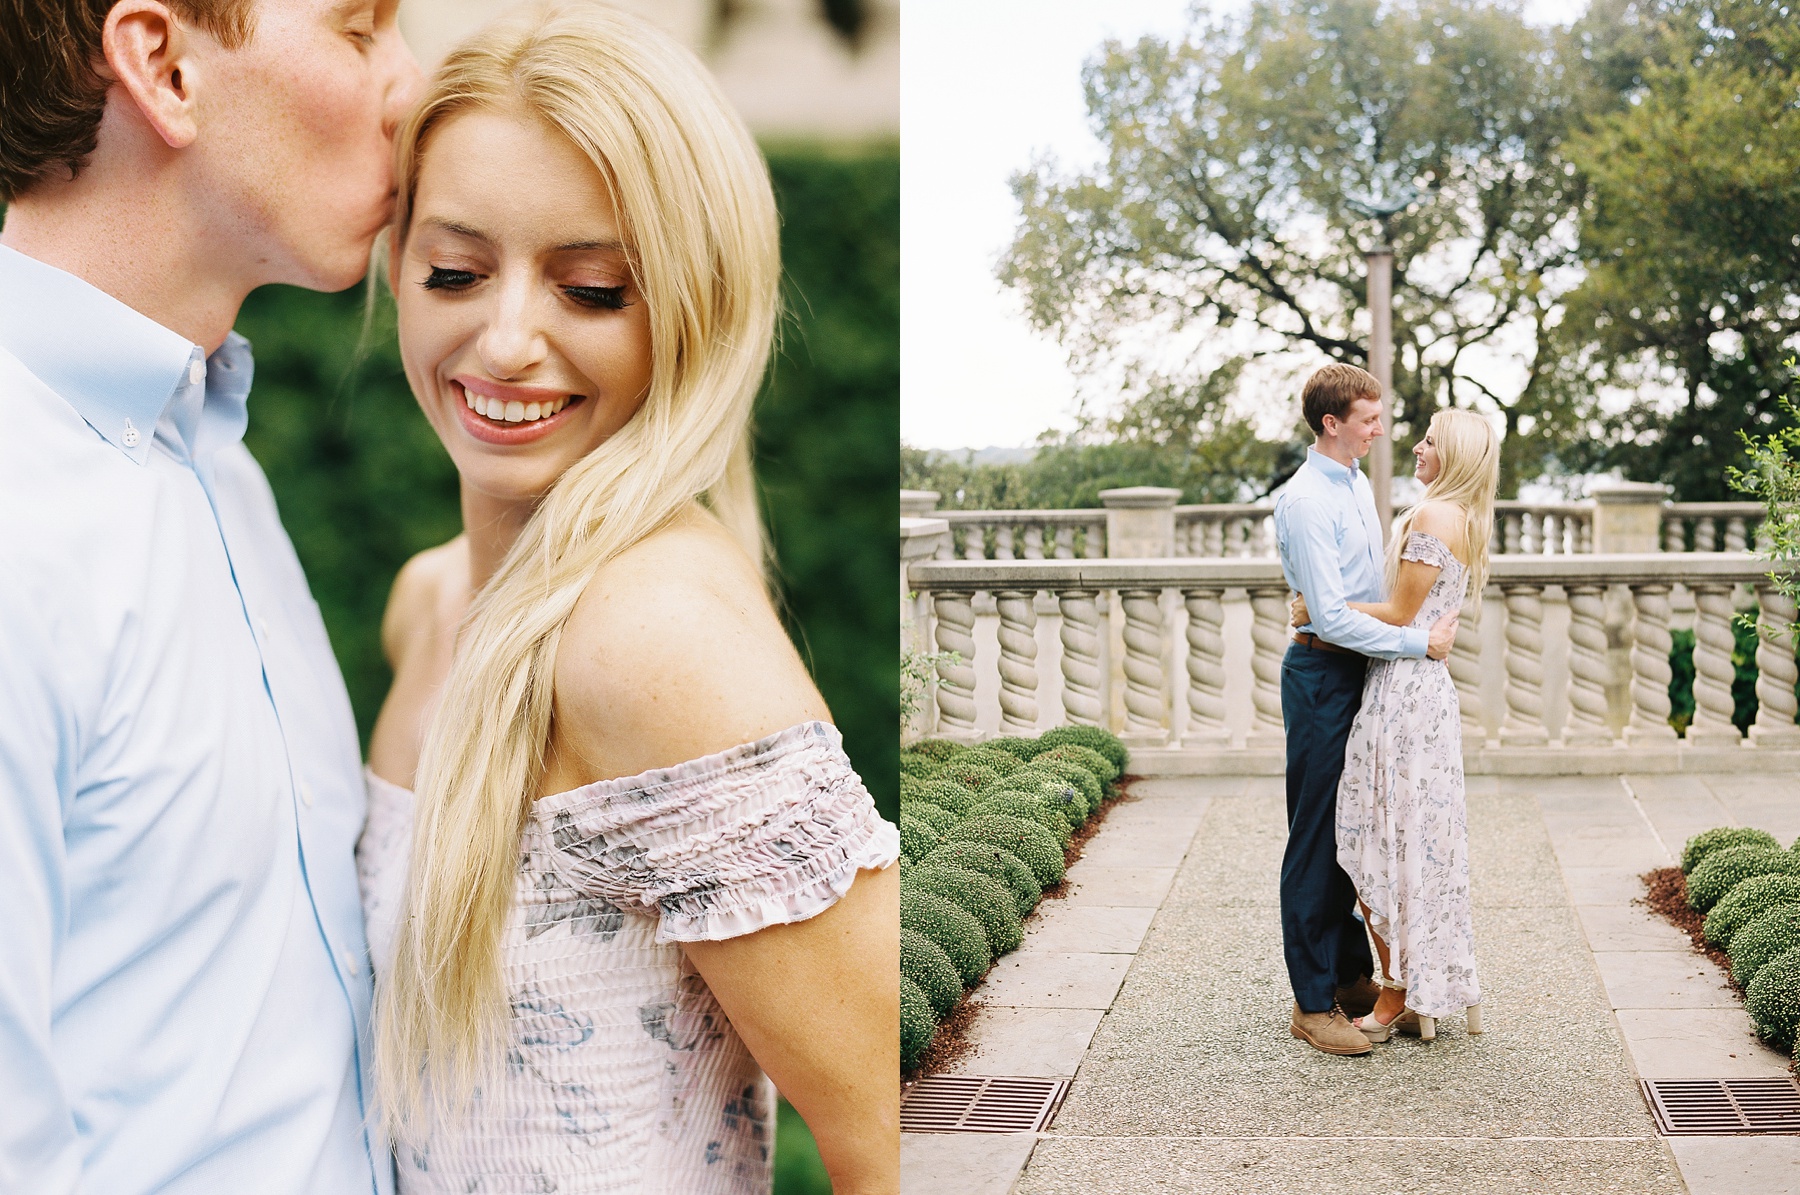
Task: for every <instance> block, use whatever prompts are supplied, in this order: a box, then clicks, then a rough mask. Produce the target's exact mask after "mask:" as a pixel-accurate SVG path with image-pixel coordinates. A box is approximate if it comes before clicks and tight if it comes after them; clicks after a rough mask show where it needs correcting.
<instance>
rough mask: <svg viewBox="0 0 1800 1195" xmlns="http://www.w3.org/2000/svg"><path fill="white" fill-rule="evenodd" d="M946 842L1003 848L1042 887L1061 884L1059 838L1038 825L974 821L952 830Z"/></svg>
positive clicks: (1014, 820) (992, 818)
mask: <svg viewBox="0 0 1800 1195" xmlns="http://www.w3.org/2000/svg"><path fill="white" fill-rule="evenodd" d="M947 841H949V842H978V843H981V844H983V845H985V846H997V847H1001V848H1003V849H1005V850H1009V851H1011V852H1012V853H1013V854H1015V855H1017V856H1018V857H1019V861H1020V862H1022V863H1023V864H1025V866H1027V867H1029V868H1031V874H1032V876H1033V877H1034V878H1035V879H1036V880H1037V882H1038V883H1039V885H1041V886H1042V887H1045V888H1048V887H1050V886H1052V885H1053V884H1060V883H1062V878H1063V853H1062V848H1061V847H1059V846H1058V845H1057V844H1056V835H1054V834H1052V833H1050V831H1048V830H1046V829H1044V827H1042V826H1040V825H1038V824H1037V823H1036V822H1030V821H1026V820H1024V819H1023V818H1017V817H1006V816H1003V815H995V816H989V817H972V818H969V819H968V820H967V821H965V822H962V823H961V824H959V825H958V826H957V827H956V828H955V829H953V830H951V831H950V834H949V836H948V838H947Z"/></svg>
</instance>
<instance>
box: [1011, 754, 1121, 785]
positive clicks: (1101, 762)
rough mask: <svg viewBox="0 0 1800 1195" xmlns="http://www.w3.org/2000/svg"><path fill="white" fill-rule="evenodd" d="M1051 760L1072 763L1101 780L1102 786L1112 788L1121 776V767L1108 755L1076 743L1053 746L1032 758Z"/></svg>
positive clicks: (1036, 761)
mask: <svg viewBox="0 0 1800 1195" xmlns="http://www.w3.org/2000/svg"><path fill="white" fill-rule="evenodd" d="M1049 761H1060V762H1063V763H1072V764H1074V765H1075V766H1076V767H1078V768H1081V769H1082V770H1084V771H1086V772H1087V773H1088V774H1089V775H1091V776H1093V778H1094V779H1096V780H1098V781H1099V782H1100V785H1101V787H1102V788H1105V789H1110V788H1111V787H1112V783H1113V781H1115V780H1117V779H1118V778H1119V769H1118V768H1117V767H1115V766H1114V765H1113V761H1112V760H1110V759H1108V758H1106V756H1104V755H1102V754H1100V753H1099V752H1098V751H1096V750H1094V749H1093V748H1092V747H1082V746H1079V745H1077V744H1075V743H1064V744H1063V745H1062V746H1060V747H1053V748H1051V749H1050V750H1049V751H1046V752H1044V753H1043V754H1042V755H1039V756H1038V757H1037V758H1036V759H1034V760H1032V762H1033V763H1045V762H1049Z"/></svg>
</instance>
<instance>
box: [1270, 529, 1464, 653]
mask: <svg viewBox="0 0 1800 1195" xmlns="http://www.w3.org/2000/svg"><path fill="white" fill-rule="evenodd" d="M1464 518H1466V516H1465V515H1464V514H1463V512H1462V510H1461V508H1460V507H1457V506H1455V505H1453V504H1451V503H1448V502H1427V503H1426V504H1425V505H1423V506H1421V507H1420V508H1419V513H1418V514H1417V515H1415V516H1414V517H1413V523H1412V530H1413V531H1423V532H1424V533H1425V534H1427V535H1434V536H1436V537H1437V538H1438V539H1441V540H1443V541H1444V543H1445V544H1453V543H1456V542H1457V541H1458V540H1460V539H1461V538H1462V533H1463V520H1464ZM1464 563H1465V564H1466V563H1467V561H1465V562H1464ZM1441 572H1443V569H1441V568H1439V567H1438V566H1437V565H1434V564H1426V563H1424V562H1423V561H1419V560H1402V561H1401V562H1400V568H1399V570H1398V573H1397V574H1396V576H1395V577H1394V592H1393V593H1391V594H1389V595H1388V599H1387V601H1385V602H1345V603H1344V604H1345V605H1346V606H1348V607H1350V609H1352V610H1360V611H1362V612H1363V613H1364V614H1367V615H1369V616H1370V617H1371V618H1377V619H1380V620H1381V621H1382V622H1385V623H1390V624H1392V625H1393V626H1397V627H1403V626H1407V625H1409V624H1410V623H1411V622H1412V620H1413V619H1415V618H1417V617H1418V615H1419V608H1420V607H1421V606H1423V605H1424V604H1425V599H1426V598H1427V597H1429V596H1430V594H1431V587H1432V586H1433V585H1436V584H1437V579H1438V574H1439V573H1441ZM1289 608H1290V610H1291V612H1292V614H1293V625H1295V626H1297V627H1298V626H1305V625H1306V623H1307V622H1308V621H1309V619H1308V611H1307V609H1306V599H1305V598H1303V597H1300V596H1298V595H1296V596H1295V598H1294V600H1293V601H1292V602H1291V603H1289Z"/></svg>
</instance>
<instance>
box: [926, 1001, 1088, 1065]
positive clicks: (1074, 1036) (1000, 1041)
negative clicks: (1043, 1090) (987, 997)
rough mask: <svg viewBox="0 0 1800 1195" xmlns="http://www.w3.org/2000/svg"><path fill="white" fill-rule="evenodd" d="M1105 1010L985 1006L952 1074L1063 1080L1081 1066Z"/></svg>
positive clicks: (969, 1030) (968, 1032)
mask: <svg viewBox="0 0 1800 1195" xmlns="http://www.w3.org/2000/svg"><path fill="white" fill-rule="evenodd" d="M1104 1015H1105V1013H1104V1012H1103V1011H1102V1010H1100V1009H1098V1008H1014V1007H1002V1006H996V1005H988V1004H984V1005H983V1006H982V1007H981V1008H980V1009H979V1010H978V1011H977V1012H976V1013H975V1017H974V1019H973V1020H972V1021H971V1022H970V1023H969V1028H968V1031H967V1034H966V1040H968V1041H969V1042H970V1043H971V1045H972V1048H971V1049H970V1051H969V1053H967V1054H965V1055H963V1057H962V1058H960V1059H959V1060H957V1061H956V1062H954V1063H952V1064H951V1065H950V1066H949V1067H948V1068H946V1071H945V1073H946V1074H952V1075H1025V1076H1030V1077H1033V1078H1041V1079H1067V1078H1070V1077H1072V1076H1073V1075H1074V1074H1075V1070H1076V1068H1077V1067H1079V1066H1080V1065H1081V1059H1082V1056H1083V1055H1085V1054H1086V1053H1087V1048H1088V1043H1089V1042H1090V1041H1092V1040H1093V1037H1094V1030H1095V1029H1097V1028H1098V1027H1099V1025H1100V1018H1101V1017H1102V1016H1104Z"/></svg>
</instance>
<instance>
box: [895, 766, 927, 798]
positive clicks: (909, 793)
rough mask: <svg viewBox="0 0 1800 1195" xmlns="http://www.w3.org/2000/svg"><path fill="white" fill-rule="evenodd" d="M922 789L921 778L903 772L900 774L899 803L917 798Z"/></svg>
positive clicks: (923, 789) (923, 787) (923, 785)
mask: <svg viewBox="0 0 1800 1195" xmlns="http://www.w3.org/2000/svg"><path fill="white" fill-rule="evenodd" d="M924 791H925V782H924V781H923V780H920V779H919V778H918V777H917V776H908V775H906V774H905V773H904V772H902V773H901V774H900V802H901V804H905V803H906V802H907V801H909V800H915V799H917V798H918V797H919V796H920V795H922V794H923V793H924Z"/></svg>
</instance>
